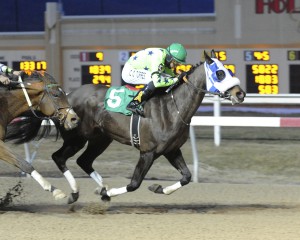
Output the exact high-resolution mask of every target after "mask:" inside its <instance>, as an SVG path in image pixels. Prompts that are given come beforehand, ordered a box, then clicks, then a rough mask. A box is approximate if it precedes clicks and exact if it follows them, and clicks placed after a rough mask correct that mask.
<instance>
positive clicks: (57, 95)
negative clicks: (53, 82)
mask: <svg viewBox="0 0 300 240" xmlns="http://www.w3.org/2000/svg"><path fill="white" fill-rule="evenodd" d="M51 95H52V96H53V97H59V96H60V95H61V92H60V91H58V90H52V91H51Z"/></svg>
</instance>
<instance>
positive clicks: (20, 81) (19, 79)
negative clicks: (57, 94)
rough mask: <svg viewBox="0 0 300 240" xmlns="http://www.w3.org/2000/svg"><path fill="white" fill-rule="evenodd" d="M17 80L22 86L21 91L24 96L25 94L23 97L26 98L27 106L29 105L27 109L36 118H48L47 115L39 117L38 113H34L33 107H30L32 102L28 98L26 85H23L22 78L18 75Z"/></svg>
mask: <svg viewBox="0 0 300 240" xmlns="http://www.w3.org/2000/svg"><path fill="white" fill-rule="evenodd" d="M18 82H19V84H20V86H21V88H22V90H23V93H24V96H25V98H26V101H27V104H28V107H29V109H30V110H31V112H32V114H33V115H34V116H35V117H36V118H38V119H43V120H44V119H45V120H49V117H40V116H38V115H37V114H36V112H35V110H34V109H33V107H32V102H31V100H30V98H29V95H28V92H27V90H26V87H25V85H24V83H23V80H22V77H21V76H19V77H18ZM43 97H44V96H43Z"/></svg>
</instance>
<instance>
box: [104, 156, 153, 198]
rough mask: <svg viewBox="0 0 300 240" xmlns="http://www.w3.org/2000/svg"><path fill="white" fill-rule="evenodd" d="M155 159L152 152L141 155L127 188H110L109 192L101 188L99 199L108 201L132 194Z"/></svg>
mask: <svg viewBox="0 0 300 240" xmlns="http://www.w3.org/2000/svg"><path fill="white" fill-rule="evenodd" d="M156 158H157V157H155V156H154V154H153V153H152V152H147V153H143V154H141V155H140V159H139V161H138V163H137V165H136V167H135V170H134V173H133V176H132V178H131V182H130V183H129V184H128V185H127V186H125V187H121V188H111V189H109V190H107V189H105V188H102V191H101V195H102V197H101V199H102V200H104V201H109V200H110V198H111V197H115V196H117V195H121V194H124V193H127V192H133V191H135V190H136V189H138V188H139V187H140V185H141V183H142V181H143V180H144V178H145V176H146V174H147V172H148V171H149V169H150V168H151V166H152V164H153V161H154V160H155V159H156Z"/></svg>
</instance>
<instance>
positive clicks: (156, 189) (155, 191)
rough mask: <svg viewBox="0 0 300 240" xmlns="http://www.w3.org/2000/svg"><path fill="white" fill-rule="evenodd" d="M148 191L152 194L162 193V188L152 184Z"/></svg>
mask: <svg viewBox="0 0 300 240" xmlns="http://www.w3.org/2000/svg"><path fill="white" fill-rule="evenodd" d="M148 189H149V190H150V191H151V192H154V193H164V192H163V188H162V186H161V185H159V184H153V185H151V186H150V187H148Z"/></svg>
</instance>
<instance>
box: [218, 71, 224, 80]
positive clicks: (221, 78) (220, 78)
mask: <svg viewBox="0 0 300 240" xmlns="http://www.w3.org/2000/svg"><path fill="white" fill-rule="evenodd" d="M216 75H217V78H218V80H219V81H222V80H223V79H224V78H225V72H224V71H223V70H218V71H216Z"/></svg>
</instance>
